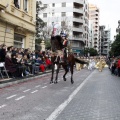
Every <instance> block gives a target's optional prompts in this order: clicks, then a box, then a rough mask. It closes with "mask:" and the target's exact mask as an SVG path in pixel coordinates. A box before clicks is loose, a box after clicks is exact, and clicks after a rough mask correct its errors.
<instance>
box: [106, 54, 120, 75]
mask: <svg viewBox="0 0 120 120" xmlns="http://www.w3.org/2000/svg"><path fill="white" fill-rule="evenodd" d="M108 64H109V69H110V70H111V74H113V75H116V76H119V77H120V56H117V57H113V58H110V59H109V61H108Z"/></svg>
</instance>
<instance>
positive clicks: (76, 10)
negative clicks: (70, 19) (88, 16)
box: [73, 8, 83, 15]
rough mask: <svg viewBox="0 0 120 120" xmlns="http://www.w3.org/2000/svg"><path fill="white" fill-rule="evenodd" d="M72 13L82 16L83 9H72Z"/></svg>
mask: <svg viewBox="0 0 120 120" xmlns="http://www.w3.org/2000/svg"><path fill="white" fill-rule="evenodd" d="M73 12H76V13H79V14H82V15H83V9H78V8H73Z"/></svg>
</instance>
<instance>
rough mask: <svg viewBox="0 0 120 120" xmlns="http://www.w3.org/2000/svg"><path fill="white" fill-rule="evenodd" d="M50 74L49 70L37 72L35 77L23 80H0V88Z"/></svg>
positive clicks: (31, 76)
mask: <svg viewBox="0 0 120 120" xmlns="http://www.w3.org/2000/svg"><path fill="white" fill-rule="evenodd" d="M49 73H51V70H46V71H45V72H39V73H38V74H35V75H29V76H26V77H23V78H5V79H1V80H0V88H3V87H7V86H10V85H13V84H17V83H21V82H25V81H28V80H32V79H33V78H38V77H40V76H43V75H45V74H49Z"/></svg>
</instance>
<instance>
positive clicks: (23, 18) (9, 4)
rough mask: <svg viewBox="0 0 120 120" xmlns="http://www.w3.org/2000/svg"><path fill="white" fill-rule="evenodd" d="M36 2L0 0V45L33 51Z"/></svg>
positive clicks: (29, 0) (32, 0)
mask: <svg viewBox="0 0 120 120" xmlns="http://www.w3.org/2000/svg"><path fill="white" fill-rule="evenodd" d="M35 20H36V0H0V44H3V43H4V44H6V45H7V46H14V47H18V48H30V49H32V50H34V49H35Z"/></svg>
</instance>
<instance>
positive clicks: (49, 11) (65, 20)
mask: <svg viewBox="0 0 120 120" xmlns="http://www.w3.org/2000/svg"><path fill="white" fill-rule="evenodd" d="M42 3H43V5H44V6H45V7H46V6H47V8H46V9H45V10H44V11H43V12H41V13H40V18H42V19H43V21H44V22H46V23H47V28H52V27H53V25H54V26H55V25H56V26H57V34H60V32H61V31H62V32H64V33H66V34H68V35H69V36H68V38H69V43H70V44H71V46H72V50H73V52H74V53H78V54H82V53H83V50H84V47H85V44H86V45H87V43H88V4H87V1H86V0H42Z"/></svg>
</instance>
